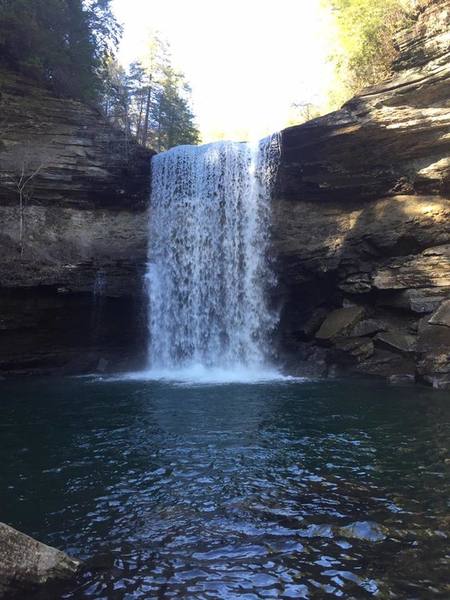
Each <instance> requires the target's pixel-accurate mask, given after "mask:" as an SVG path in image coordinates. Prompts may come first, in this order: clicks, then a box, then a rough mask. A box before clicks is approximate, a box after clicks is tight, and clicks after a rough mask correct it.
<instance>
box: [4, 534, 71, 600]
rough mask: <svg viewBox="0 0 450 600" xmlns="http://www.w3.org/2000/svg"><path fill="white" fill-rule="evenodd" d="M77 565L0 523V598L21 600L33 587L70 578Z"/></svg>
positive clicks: (65, 556) (52, 549) (63, 555)
mask: <svg viewBox="0 0 450 600" xmlns="http://www.w3.org/2000/svg"><path fill="white" fill-rule="evenodd" d="M79 566H80V563H79V562H78V561H76V560H74V559H72V558H69V556H67V555H66V554H64V552H61V551H60V550H57V549H56V548H52V547H50V546H46V545H45V544H42V543H41V542H38V541H36V540H34V539H33V538H31V537H28V536H27V535H25V534H23V533H20V532H19V531H17V530H16V529H13V528H12V527H9V526H8V525H5V524H4V523H0V598H13V597H21V598H24V597H25V596H24V594H26V593H31V592H33V591H35V590H36V589H37V588H40V587H42V586H44V585H46V584H49V583H51V582H55V581H61V580H64V579H70V578H72V577H73V576H74V575H75V573H76V572H77V570H78V568H79Z"/></svg>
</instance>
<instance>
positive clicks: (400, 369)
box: [274, 0, 450, 387]
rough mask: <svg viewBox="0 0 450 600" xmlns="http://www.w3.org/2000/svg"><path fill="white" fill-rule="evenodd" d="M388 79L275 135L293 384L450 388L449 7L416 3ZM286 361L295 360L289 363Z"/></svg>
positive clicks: (441, 2) (286, 345) (278, 240)
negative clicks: (367, 380)
mask: <svg viewBox="0 0 450 600" xmlns="http://www.w3.org/2000/svg"><path fill="white" fill-rule="evenodd" d="M397 43H398V46H399V57H398V59H397V61H396V63H395V64H394V66H393V71H394V72H393V76H392V77H391V78H390V79H389V80H388V81H385V82H384V83H383V84H381V85H379V86H376V87H373V88H369V89H366V90H364V91H363V92H362V93H361V95H359V96H357V97H356V98H353V99H352V100H350V101H349V102H348V103H347V104H345V105H344V106H343V108H342V109H341V110H339V111H337V112H334V113H331V114H329V115H327V116H324V117H321V118H318V119H315V120H313V121H310V122H308V123H305V124H304V125H301V126H296V127H291V128H289V129H286V130H285V131H284V132H283V136H282V158H281V166H280V172H279V179H278V188H277V193H276V199H275V202H274V216H275V220H274V236H275V249H276V254H277V256H278V265H279V266H278V269H279V282H280V290H279V291H280V295H281V300H282V302H281V304H282V306H283V309H282V323H281V325H282V331H281V342H282V347H283V350H284V352H285V353H286V354H287V356H288V358H287V357H286V360H287V362H288V364H290V365H291V367H295V368H296V369H297V370H298V371H299V372H303V373H306V372H311V373H313V374H314V373H319V374H324V373H327V372H339V371H340V370H345V371H348V370H351V371H356V372H359V373H365V374H366V373H369V374H378V375H384V376H387V377H389V378H390V379H391V380H392V381H403V380H404V381H413V380H415V379H418V380H423V381H426V382H428V383H431V384H433V385H435V386H436V387H444V386H448V385H449V384H450V354H449V352H450V220H449V218H450V201H449V197H450V2H449V1H448V0H437V1H435V2H427V3H425V4H424V3H422V5H421V9H420V11H419V12H418V14H417V18H416V21H415V23H414V25H413V26H412V27H410V28H408V29H406V30H405V31H402V32H400V33H399V35H398V39H397ZM294 357H295V358H294Z"/></svg>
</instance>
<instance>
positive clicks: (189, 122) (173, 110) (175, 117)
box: [155, 65, 199, 151]
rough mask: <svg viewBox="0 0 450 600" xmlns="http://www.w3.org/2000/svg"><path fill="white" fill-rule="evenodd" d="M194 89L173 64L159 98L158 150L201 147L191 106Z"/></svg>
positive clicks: (168, 68) (165, 71)
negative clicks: (177, 147) (180, 146)
mask: <svg viewBox="0 0 450 600" xmlns="http://www.w3.org/2000/svg"><path fill="white" fill-rule="evenodd" d="M190 93H191V89H190V87H189V85H188V84H187V83H186V80H185V77H184V75H183V74H182V73H180V72H178V71H176V70H175V69H173V67H171V66H170V65H169V66H167V67H166V68H165V69H164V78H163V81H162V85H161V90H160V93H159V98H158V114H157V130H156V135H155V138H156V139H155V141H156V144H155V146H156V149H157V150H159V151H160V150H168V149H169V148H172V147H173V146H178V145H180V144H197V143H198V142H199V132H198V129H197V127H196V126H195V124H194V115H193V113H192V111H191V109H190V106H189V97H190Z"/></svg>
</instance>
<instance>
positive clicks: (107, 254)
mask: <svg viewBox="0 0 450 600" xmlns="http://www.w3.org/2000/svg"><path fill="white" fill-rule="evenodd" d="M0 134H1V135H0V140H1V141H0V252H1V255H2V260H1V262H0V336H1V344H0V371H4V372H8V373H17V374H20V373H36V372H37V373H45V372H47V371H48V372H52V373H53V372H55V371H57V370H59V369H61V370H63V371H69V372H80V371H86V370H95V369H97V368H98V367H100V368H101V369H102V368H107V367H108V365H110V366H111V367H113V366H117V365H118V363H119V362H123V363H124V365H125V364H126V363H127V360H129V359H131V362H133V360H135V359H136V358H137V356H138V355H139V351H141V350H142V343H143V335H142V331H143V328H142V323H140V322H139V319H138V317H139V315H140V312H139V309H138V307H139V306H140V305H141V303H140V295H141V292H142V281H143V278H142V274H143V269H144V265H145V260H146V244H147V241H146V238H147V234H146V231H147V226H146V211H147V206H148V197H149V179H150V156H151V154H150V153H149V152H148V151H147V150H145V149H143V148H141V147H139V146H137V145H136V144H134V143H133V142H132V141H131V140H128V139H126V138H125V137H124V134H123V132H120V131H117V130H115V129H114V128H112V127H111V126H110V125H109V124H108V123H107V122H106V121H105V120H104V119H103V118H102V117H101V115H100V114H98V113H97V112H96V111H95V110H94V109H91V108H89V107H87V106H85V105H83V104H81V103H79V102H75V101H71V100H67V99H60V98H55V97H53V96H51V95H50V94H49V93H48V92H47V91H46V90H45V89H42V88H38V87H36V86H35V85H33V84H31V83H30V82H29V81H27V80H25V79H23V78H21V77H19V76H17V75H14V74H11V73H4V72H2V73H0Z"/></svg>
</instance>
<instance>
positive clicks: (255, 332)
mask: <svg viewBox="0 0 450 600" xmlns="http://www.w3.org/2000/svg"><path fill="white" fill-rule="evenodd" d="M278 157H279V137H278V136H277V135H274V136H271V137H270V138H266V139H264V140H262V141H260V142H258V143H257V144H250V143H235V142H217V143H213V144H207V145H203V146H178V147H176V148H173V149H171V150H169V151H168V152H164V153H162V154H159V155H157V156H155V157H154V158H153V159H152V195H151V210H150V213H151V214H150V230H149V260H148V271H147V289H148V305H149V351H148V354H149V357H148V358H149V368H150V369H151V370H164V369H165V370H170V369H180V368H187V367H190V366H193V365H201V366H202V367H204V368H220V369H229V370H233V369H237V368H239V369H242V368H244V369H254V370H255V369H261V368H264V367H265V366H266V365H267V361H268V359H269V354H270V353H269V338H270V335H271V333H272V331H273V328H274V326H275V324H276V321H277V316H276V314H275V313H274V312H273V311H271V310H270V309H269V307H268V301H267V296H268V291H269V288H270V287H271V286H273V284H274V275H273V273H272V271H271V269H270V264H269V260H268V250H269V241H270V191H271V185H272V183H273V180H274V177H275V173H276V168H277V164H278Z"/></svg>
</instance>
